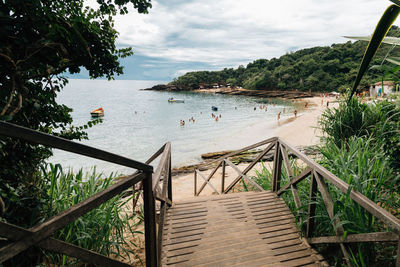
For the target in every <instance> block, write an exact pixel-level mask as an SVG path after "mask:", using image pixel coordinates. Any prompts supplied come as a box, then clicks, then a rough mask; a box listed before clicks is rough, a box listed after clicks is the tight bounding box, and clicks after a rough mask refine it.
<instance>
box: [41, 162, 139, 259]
mask: <svg viewBox="0 0 400 267" xmlns="http://www.w3.org/2000/svg"><path fill="white" fill-rule="evenodd" d="M42 174H43V179H44V181H46V186H47V188H46V189H47V193H48V199H49V201H48V202H47V205H46V206H45V210H44V213H45V218H50V217H52V216H54V215H57V214H59V213H60V212H62V211H64V210H65V209H67V208H69V207H71V206H73V205H75V204H78V203H79V202H81V201H82V200H85V199H87V198H89V197H90V196H92V195H94V194H95V193H97V192H100V191H102V190H104V189H106V188H107V187H109V186H110V185H111V184H112V183H113V182H114V181H115V176H114V175H113V174H111V175H110V176H108V177H106V178H102V175H101V174H99V173H96V169H95V168H93V170H92V172H90V173H86V174H84V173H83V171H82V170H80V171H79V172H78V173H76V174H74V173H72V172H71V171H68V172H64V171H63V170H62V168H61V166H60V165H58V164H57V165H52V164H49V165H47V166H46V167H43V169H42ZM129 200H131V198H126V199H122V198H121V197H120V196H116V197H114V198H112V199H110V200H109V201H107V202H105V203H103V204H102V205H100V206H99V207H98V208H96V209H94V210H92V211H90V212H89V213H87V214H85V215H84V216H82V217H80V218H78V219H76V220H75V221H74V222H72V223H70V224H68V225H67V226H65V227H64V228H63V229H61V230H59V231H57V232H56V233H55V235H54V237H55V238H57V239H59V240H63V241H66V242H68V243H72V244H75V245H77V246H80V247H82V248H86V249H90V250H93V251H95V252H98V253H100V254H103V255H107V256H114V257H122V258H127V257H128V256H127V255H129V254H131V255H133V254H134V252H133V251H131V250H130V249H128V247H129V245H132V244H130V243H129V241H128V240H129V239H130V238H129V237H130V236H132V235H134V234H140V232H137V231H135V230H134V226H135V224H136V223H138V222H137V221H136V222H135V223H134V220H133V219H134V215H133V214H132V213H129V212H127V211H126V210H125V209H124V205H125V204H126V203H127V202H128V201H129ZM139 223H140V222H139ZM133 245H134V244H133ZM45 255H46V260H45V261H48V262H50V263H52V264H56V265H62V266H66V265H75V264H77V261H76V260H75V259H71V258H68V257H67V256H62V255H56V254H53V253H46V254H45Z"/></svg>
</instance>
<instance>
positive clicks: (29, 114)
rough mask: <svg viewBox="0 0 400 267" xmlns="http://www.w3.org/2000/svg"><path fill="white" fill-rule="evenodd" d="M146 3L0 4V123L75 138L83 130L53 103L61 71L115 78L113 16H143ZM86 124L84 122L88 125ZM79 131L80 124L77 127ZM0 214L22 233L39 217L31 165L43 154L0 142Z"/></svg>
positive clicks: (33, 0)
mask: <svg viewBox="0 0 400 267" xmlns="http://www.w3.org/2000/svg"><path fill="white" fill-rule="evenodd" d="M150 1H151V0H114V1H112V0H97V5H98V6H97V7H96V8H90V7H85V6H84V0H79V1H70V0H57V1H54V0H30V1H25V0H5V1H1V2H0V22H1V27H0V40H1V42H0V88H1V90H0V119H1V120H5V121H9V122H12V123H15V124H19V125H22V126H25V127H29V128H32V129H35V130H40V131H42V132H46V133H51V134H54V135H58V136H61V137H64V138H68V139H82V138H86V137H87V135H86V133H85V132H84V131H83V130H84V127H75V126H73V124H72V117H71V111H72V110H71V109H70V108H69V107H67V106H65V105H61V104H59V103H57V98H56V96H57V93H58V92H60V90H62V89H63V87H64V86H65V85H66V83H67V79H66V78H64V77H62V74H63V73H65V72H69V73H78V72H79V71H80V69H81V68H85V69H86V70H87V71H88V72H89V75H90V77H91V78H98V77H106V78H108V79H113V77H114V75H120V74H122V73H123V68H122V66H121V65H120V63H119V58H121V57H126V56H130V55H132V54H133V52H132V50H131V48H121V49H120V48H117V47H116V44H115V42H116V38H117V36H118V33H117V31H116V30H115V28H114V21H113V16H115V15H116V14H118V13H119V14H127V13H128V6H129V5H133V7H134V8H135V9H137V11H138V12H139V13H147V12H148V9H149V8H151V3H150ZM91 125H92V122H89V123H88V126H91ZM85 127H87V126H85ZM0 152H1V153H0V179H1V183H0V200H2V201H0V203H1V202H4V203H3V204H4V205H0V207H2V208H0V215H1V216H2V218H3V220H6V221H9V222H11V223H15V224H19V225H21V226H24V227H29V226H32V225H34V224H36V223H37V222H38V221H40V220H41V219H42V217H41V214H40V207H41V201H44V200H43V199H42V198H41V192H40V191H38V184H39V183H40V177H39V176H38V167H39V165H40V164H41V163H43V162H44V160H45V159H46V158H48V157H49V156H50V155H51V150H50V149H48V148H44V147H41V146H37V145H32V144H28V143H25V142H23V141H20V140H15V139H10V138H5V137H1V138H0Z"/></svg>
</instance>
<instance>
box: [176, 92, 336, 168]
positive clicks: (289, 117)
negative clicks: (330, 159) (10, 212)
mask: <svg viewBox="0 0 400 267" xmlns="http://www.w3.org/2000/svg"><path fill="white" fill-rule="evenodd" d="M321 100H322V103H323V104H322V105H321ZM327 101H329V103H330V104H329V108H332V107H336V106H337V102H336V98H335V97H320V96H314V97H312V98H307V99H296V100H292V104H293V105H294V106H295V108H296V110H298V114H297V117H295V116H294V114H293V113H291V112H286V113H282V116H281V119H280V120H279V121H277V120H275V121H274V122H272V123H271V122H263V121H259V122H258V123H254V124H253V125H252V126H251V127H247V128H246V129H245V130H246V131H247V132H249V134H247V135H246V136H243V135H242V136H241V137H240V138H239V140H238V139H237V138H238V137H237V136H233V137H232V140H230V141H229V142H227V143H232V146H231V147H228V148H227V149H229V150H230V151H232V150H236V149H240V148H242V147H245V146H248V145H252V144H254V143H257V142H260V141H262V140H265V139H268V138H270V137H274V136H278V137H281V138H282V139H284V140H285V141H287V142H288V143H290V144H292V145H293V146H295V147H298V148H299V149H301V150H302V149H304V148H307V147H310V146H316V145H318V144H319V141H320V136H321V132H320V131H319V129H318V119H319V117H320V115H321V114H322V113H323V111H324V110H325V109H326V108H327V106H326V103H327ZM306 103H307V108H305V107H304V106H305V105H306ZM228 140H229V139H228ZM239 144H240V145H239ZM208 153H209V154H214V153H217V154H218V153H219V154H221V151H209V152H208ZM199 156H200V155H199ZM206 164H207V160H204V159H203V160H202V161H201V162H199V163H194V164H185V165H182V166H179V167H175V168H174V169H173V175H174V176H179V175H184V174H187V173H189V172H192V170H193V169H194V168H196V167H199V168H202V169H204V170H206V169H205V168H204V167H203V166H204V165H206Z"/></svg>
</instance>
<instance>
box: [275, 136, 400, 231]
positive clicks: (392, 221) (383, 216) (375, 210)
mask: <svg viewBox="0 0 400 267" xmlns="http://www.w3.org/2000/svg"><path fill="white" fill-rule="evenodd" d="M278 140H279V141H280V142H281V143H282V144H284V145H285V147H286V148H289V149H290V152H291V153H293V154H295V155H296V156H297V157H298V158H299V159H301V160H302V161H303V162H304V163H305V164H307V165H308V166H309V167H311V168H312V169H314V170H315V171H316V172H317V173H318V174H319V175H321V176H322V177H324V178H325V179H327V180H328V181H329V182H330V183H332V184H333V185H334V186H336V187H337V188H338V189H339V190H341V191H342V192H343V193H345V194H347V191H348V189H349V185H348V184H347V183H346V182H345V181H343V180H341V179H340V178H338V177H337V176H335V175H334V174H332V173H331V172H329V171H328V170H326V169H325V168H324V167H322V166H321V165H319V164H317V163H315V162H313V161H312V160H311V159H309V158H308V157H307V156H306V155H304V154H302V153H301V152H299V151H298V150H297V149H295V148H294V147H291V146H290V145H289V144H287V143H286V142H285V141H283V140H282V139H281V138H278ZM350 198H351V199H353V200H354V201H355V202H357V203H358V204H360V206H361V207H363V208H364V209H366V210H367V211H368V212H370V213H371V214H372V215H374V216H375V217H376V218H378V219H380V220H382V221H383V222H384V223H385V224H386V225H387V226H389V227H391V228H392V229H393V231H394V232H396V233H397V234H400V220H399V219H398V218H396V217H395V216H394V215H392V214H391V213H390V212H388V211H386V210H385V209H383V208H382V207H380V206H378V205H377V204H376V203H375V202H373V201H372V200H370V199H368V198H367V197H366V196H364V195H363V194H361V193H360V192H357V191H354V190H353V189H352V190H351V191H350Z"/></svg>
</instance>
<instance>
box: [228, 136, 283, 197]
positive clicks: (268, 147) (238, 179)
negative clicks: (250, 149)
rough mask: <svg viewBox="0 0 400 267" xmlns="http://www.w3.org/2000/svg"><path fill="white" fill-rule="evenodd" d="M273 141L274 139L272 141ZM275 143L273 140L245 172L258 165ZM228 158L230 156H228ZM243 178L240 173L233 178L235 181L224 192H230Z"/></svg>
mask: <svg viewBox="0 0 400 267" xmlns="http://www.w3.org/2000/svg"><path fill="white" fill-rule="evenodd" d="M271 142H272V141H271ZM274 145H275V142H272V143H271V144H269V146H267V148H265V149H264V150H263V151H262V152H261V153H260V154H259V155H258V156H257V157H256V158H255V159H254V160H253V161H252V162H251V163H250V164H249V165H248V166H247V167H246V168H245V169H244V170H243V172H242V173H243V174H247V173H248V172H249V171H250V170H251V169H252V168H253V167H254V165H256V164H257V163H258V162H259V161H260V160H261V158H262V157H263V156H264V155H265V154H267V153H268V152H269V151H270V150H271V149H272V148H273V147H274ZM226 158H228V157H226ZM240 179H241V176H240V175H239V176H238V177H236V178H235V180H233V182H232V183H231V184H230V185H229V186H228V187H227V188H226V189H225V191H224V194H226V193H228V192H229V191H230V190H231V189H232V188H233V187H234V186H235V185H236V184H237V183H238V182H239V181H240Z"/></svg>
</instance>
